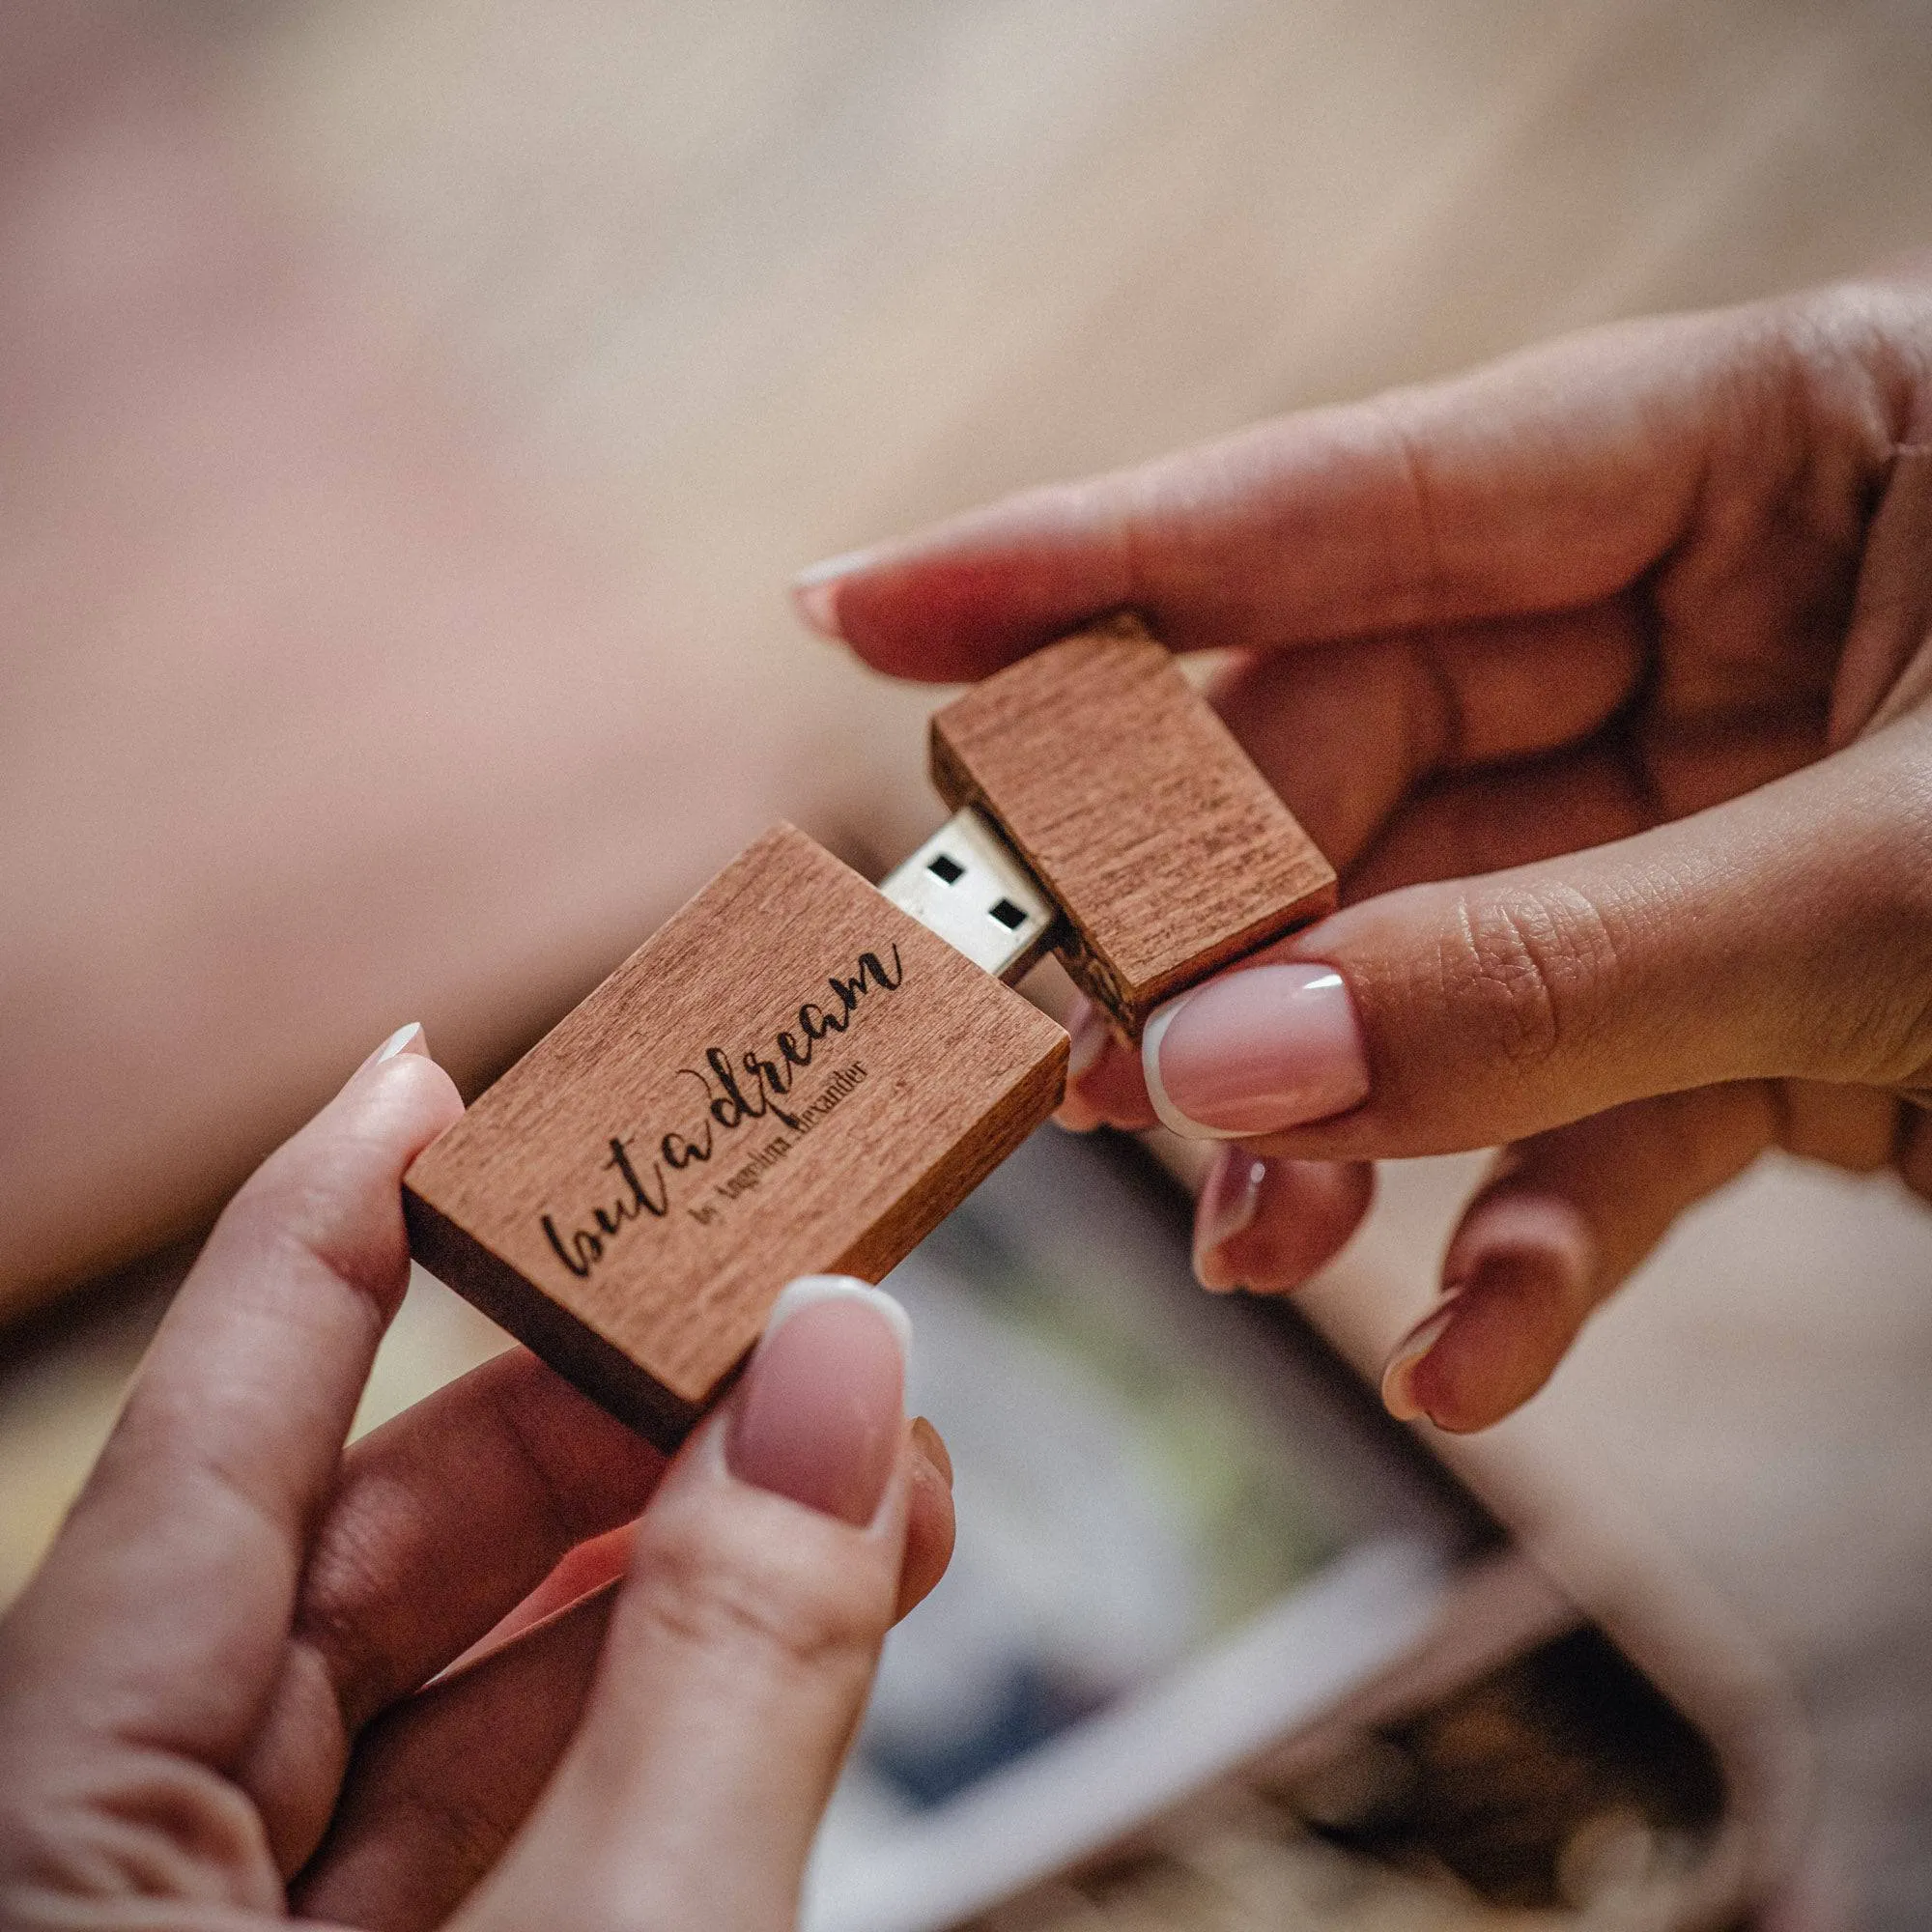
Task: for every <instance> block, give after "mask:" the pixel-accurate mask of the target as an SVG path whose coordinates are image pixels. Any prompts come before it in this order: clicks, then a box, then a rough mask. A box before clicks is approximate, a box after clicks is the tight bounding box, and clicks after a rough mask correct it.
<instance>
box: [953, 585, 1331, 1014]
mask: <svg viewBox="0 0 1932 1932" xmlns="http://www.w3.org/2000/svg"><path fill="white" fill-rule="evenodd" d="M932 778H933V782H934V783H935V784H936V785H937V786H938V787H939V790H940V792H941V794H942V795H943V796H944V797H945V799H946V801H947V803H948V804H950V805H952V806H953V807H954V808H957V807H959V806H962V805H977V806H980V808H982V809H983V810H985V811H987V812H989V813H990V814H991V815H992V817H993V818H994V819H996V820H997V821H998V822H999V824H1000V825H1001V826H1002V827H1003V828H1004V829H1005V831H1006V833H1007V836H1008V837H1009V838H1011V840H1012V841H1013V843H1014V845H1015V846H1016V847H1017V848H1018V849H1019V851H1020V854H1021V856H1022V857H1024V858H1025V860H1026V861H1027V863H1028V865H1030V866H1031V867H1033V868H1034V870H1035V871H1036V872H1037V873H1038V874H1039V877H1040V880H1041V882H1042V883H1043V884H1044V885H1045V886H1046V888H1047V890H1048V891H1049V892H1050V893H1052V894H1053V895H1054V897H1055V898H1056V899H1058V900H1059V902H1060V906H1061V909H1062V911H1063V912H1065V915H1066V918H1067V922H1068V923H1069V925H1070V926H1071V927H1072V931H1073V937H1072V939H1071V940H1070V941H1069V942H1068V943H1067V944H1066V945H1065V947H1063V948H1062V950H1061V958H1062V959H1063V961H1064V962H1065V966H1066V970H1067V971H1068V972H1069V973H1070V974H1072V976H1073V978H1074V979H1075V980H1078V981H1079V982H1080V984H1081V986H1082V987H1084V988H1085V990H1086V991H1087V992H1088V993H1089V994H1091V995H1092V996H1093V997H1094V999H1095V1000H1097V1001H1098V1002H1099V1004H1100V1005H1101V1006H1103V1007H1104V1008H1106V1009H1107V1010H1108V1012H1109V1013H1111V1014H1112V1015H1113V1017H1114V1019H1115V1021H1116V1022H1117V1023H1118V1025H1119V1026H1120V1027H1121V1028H1122V1031H1123V1032H1125V1033H1126V1034H1127V1035H1128V1037H1138V1036H1139V1034H1140V1030H1141V1026H1142V1023H1143V1022H1144V1021H1145V1020H1146V1018H1147V1016H1148V1014H1149V1013H1150V1012H1151V1011H1152V1009H1154V1008H1155V1007H1157V1006H1158V1005H1159V1004H1160V1003H1161V1001H1163V1000H1164V999H1167V998H1168V997H1169V996H1170V995H1172V994H1174V993H1177V992H1179V991H1180V990H1181V989H1182V988H1183V987H1186V986H1189V985H1192V984H1193V983H1194V982H1195V981H1196V980H1201V979H1204V978H1205V977H1206V976H1207V975H1208V974H1209V973H1211V972H1213V971H1215V970H1216V969H1217V968H1219V967H1222V966H1225V965H1228V964H1230V963H1231V962H1232V961H1234V960H1236V959H1238V958H1240V957H1241V956H1242V955H1243V954H1244V953H1247V952H1253V951H1254V950H1255V948H1256V947H1258V946H1264V945H1265V944H1266V943H1267V942H1268V941H1269V940H1272V939H1277V938H1279V937H1280V936H1281V935H1282V934H1283V933H1285V932H1288V931H1291V930H1292V929H1293V927H1295V926H1297V925H1305V924H1306V923H1308V922H1309V921H1310V920H1313V919H1318V918H1320V917H1321V914H1323V913H1325V912H1329V911H1332V910H1333V909H1334V905H1335V870H1334V867H1331V866H1330V865H1329V864H1328V862H1327V860H1326V859H1324V858H1323V857H1322V856H1321V852H1320V851H1319V850H1318V849H1317V847H1316V845H1315V842H1314V840H1313V839H1311V838H1309V836H1308V835H1307V833H1305V832H1304V831H1302V829H1301V827H1300V826H1299V825H1297V824H1296V823H1295V821H1294V818H1293V815H1292V814H1291V813H1290V811H1289V810H1288V808H1287V807H1286V806H1285V805H1283V804H1282V802H1281V800H1280V799H1279V798H1278V797H1276V795H1275V793H1274V790H1273V788H1272V787H1271V786H1270V785H1269V784H1268V782H1267V781H1266V780H1265V779H1264V778H1263V777H1262V775H1261V773H1260V772H1258V771H1257V770H1256V769H1255V767H1254V766H1253V764H1252V763H1250V762H1249V759H1248V756H1247V754H1246V753H1244V752H1243V751H1242V750H1241V748H1240V747H1239V746H1238V745H1237V744H1236V742H1235V740H1234V738H1233V736H1232V735H1231V734H1230V732H1229V730H1228V728H1227V726H1226V725H1223V724H1222V723H1221V721H1220V719H1219V718H1217V717H1216V716H1215V715H1214V713H1213V711H1212V710H1211V709H1210V708H1209V706H1208V703H1207V701H1206V700H1205V699H1204V698H1203V697H1202V696H1200V694H1199V693H1198V692H1196V691H1195V689H1194V688H1193V686H1192V685H1190V684H1189V683H1188V682H1187V680H1186V679H1185V678H1184V677H1182V676H1181V674H1180V671H1179V668H1177V667H1176V665H1175V663H1174V660H1173V658H1172V657H1171V656H1170V655H1169V654H1168V652H1167V651H1166V649H1165V648H1164V647H1163V646H1162V645H1161V644H1160V643H1159V642H1158V641H1156V640H1155V639H1153V638H1152V637H1151V636H1150V635H1149V634H1148V631H1147V629H1146V627H1145V626H1144V625H1142V624H1141V623H1140V622H1139V621H1138V620H1137V619H1135V618H1132V617H1126V616H1122V617H1116V618H1113V619H1111V620H1109V621H1108V622H1107V623H1105V624H1100V625H1096V626H1094V628H1093V629H1091V630H1087V631H1081V632H1078V633H1076V634H1075V635H1074V636H1072V637H1070V638H1064V639H1061V641H1060V642H1058V643H1056V644H1052V645H1050V646H1048V648H1047V649H1045V650H1043V651H1038V652H1037V653H1035V655H1034V656H1032V657H1030V658H1025V659H1022V660H1021V661H1020V662H1019V663H1018V664H1016V665H1013V666H1011V667H1010V668H1008V669H1006V670H1003V671H1001V672H999V673H998V675H996V676H994V677H990V678H988V679H987V680H986V681H985V682H984V683H982V684H980V685H977V686H975V687H974V688H973V689H972V690H971V691H968V692H967V693H966V694H965V695H964V696H961V697H957V698H955V699H954V700H953V701H952V703H951V704H948V705H946V706H945V707H944V708H943V709H942V710H940V711H938V712H937V713H935V714H934V717H933V720H932Z"/></svg>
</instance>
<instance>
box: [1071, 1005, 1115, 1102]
mask: <svg viewBox="0 0 1932 1932" xmlns="http://www.w3.org/2000/svg"><path fill="white" fill-rule="evenodd" d="M1066 1032H1067V1047H1066V1084H1067V1085H1068V1086H1069V1087H1071V1086H1072V1085H1073V1083H1074V1082H1075V1081H1076V1080H1078V1079H1080V1078H1081V1077H1082V1076H1083V1075H1085V1074H1088V1073H1091V1072H1093V1070H1094V1067H1096V1066H1097V1065H1099V1064H1100V1056H1101V1055H1102V1054H1103V1053H1105V1052H1106V1050H1107V1042H1108V1041H1109V1040H1110V1039H1112V1038H1113V1037H1114V1030H1113V1028H1112V1027H1110V1026H1109V1025H1108V1024H1107V1016H1106V1014H1105V1013H1103V1012H1102V1011H1101V1010H1100V1009H1099V1008H1098V1007H1096V1006H1094V1003H1093V1002H1092V1001H1091V1000H1089V999H1088V998H1087V997H1086V995H1085V994H1084V993H1083V994H1080V995H1077V996H1076V998H1075V1001H1074V1004H1073V1006H1072V1008H1071V1009H1070V1010H1069V1011H1068V1012H1067V1015H1066Z"/></svg>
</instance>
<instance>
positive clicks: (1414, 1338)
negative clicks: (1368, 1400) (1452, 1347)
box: [1382, 1293, 1457, 1422]
mask: <svg viewBox="0 0 1932 1932" xmlns="http://www.w3.org/2000/svg"><path fill="white" fill-rule="evenodd" d="M1456 1301H1457V1297H1456V1296H1455V1295H1454V1294H1453V1293H1452V1294H1450V1295H1448V1296H1447V1297H1446V1298H1445V1299H1444V1300H1443V1302H1442V1304H1441V1306H1440V1307H1438V1308H1436V1309H1435V1311H1434V1312H1433V1313H1432V1314H1429V1315H1427V1316H1425V1317H1424V1318H1423V1319H1422V1320H1421V1321H1418V1322H1417V1323H1416V1324H1415V1326H1414V1327H1413V1328H1411V1329H1410V1330H1409V1331H1408V1333H1407V1334H1406V1335H1405V1336H1404V1337H1403V1338H1402V1340H1401V1341H1400V1342H1398V1343H1397V1344H1396V1345H1395V1348H1394V1350H1392V1351H1391V1352H1390V1354H1389V1358H1388V1366H1387V1367H1386V1368H1385V1369H1383V1371H1382V1406H1383V1407H1384V1408H1386V1409H1387V1410H1388V1412H1389V1413H1390V1414H1391V1415H1392V1416H1394V1417H1395V1419H1396V1420H1397V1421H1398V1422H1413V1421H1415V1420H1416V1418H1417V1417H1418V1416H1422V1415H1426V1414H1427V1413H1428V1410H1427V1409H1425V1408H1424V1407H1423V1406H1422V1404H1421V1403H1420V1402H1418V1401H1417V1400H1416V1395H1415V1372H1416V1370H1417V1369H1418V1368H1420V1367H1421V1366H1422V1358H1423V1357H1424V1356H1425V1355H1426V1354H1428V1352H1429V1351H1430V1350H1432V1349H1433V1348H1435V1345H1436V1343H1437V1342H1439V1341H1440V1340H1441V1339H1442V1336H1443V1334H1444V1332H1445V1331H1446V1330H1447V1328H1448V1326H1449V1324H1450V1322H1452V1321H1455V1319H1456Z"/></svg>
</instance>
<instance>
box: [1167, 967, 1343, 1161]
mask: <svg viewBox="0 0 1932 1932" xmlns="http://www.w3.org/2000/svg"><path fill="white" fill-rule="evenodd" d="M1141 1064H1142V1066H1143V1067H1144V1069H1145V1071H1146V1074H1147V1086H1148V1095H1149V1097H1150V1098H1151V1100H1152V1102H1153V1106H1154V1111H1155V1113H1157V1114H1158V1115H1159V1116H1160V1118H1161V1121H1162V1122H1163V1124H1165V1125H1166V1126H1169V1127H1171V1128H1172V1129H1173V1130H1174V1131H1175V1132H1176V1133H1178V1134H1182V1135H1184V1136H1186V1137H1187V1138H1188V1139H1189V1140H1235V1139H1236V1138H1238V1137H1240V1136H1242V1135H1247V1134H1264V1133H1270V1132H1272V1131H1274V1130H1275V1129H1276V1128H1279V1127H1293V1126H1298V1125H1300V1124H1301V1123H1302V1122H1306V1121H1321V1120H1326V1119H1327V1118H1328V1116H1329V1115H1331V1114H1339V1113H1342V1112H1344V1111H1345V1110H1346V1109H1348V1108H1350V1107H1352V1106H1355V1105H1356V1104H1357V1103H1358V1102H1360V1101H1361V1100H1363V1099H1365V1098H1366V1097H1367V1095H1368V1092H1369V1061H1368V1052H1367V1049H1366V1048H1365V1047H1364V1045H1363V1043H1362V1030H1361V1026H1360V1023H1359V1022H1358V1021H1357V1020H1356V1018H1355V1003H1354V1001H1353V1000H1352V999H1350V996H1349V988H1348V986H1347V985H1346V984H1345V983H1344V981H1343V979H1342V976H1341V974H1339V973H1338V972H1336V971H1335V969H1334V968H1333V967H1332V966H1321V965H1313V964H1310V965H1286V966H1254V967H1250V968H1249V969H1248V970H1247V971H1245V972H1238V973H1230V974H1227V975H1226V976H1224V977H1223V978H1221V979H1219V980H1210V981H1209V982H1208V984H1207V985H1205V986H1198V987H1196V988H1195V989H1194V991H1192V992H1191V993H1183V994H1182V995H1181V996H1180V998H1179V999H1178V1000H1170V1001H1169V1002H1168V1004H1167V1005H1166V1006H1164V1007H1162V1008H1160V1009H1158V1010H1157V1011H1156V1012H1155V1013H1154V1015H1153V1017H1152V1018H1151V1020H1149V1021H1148V1024H1147V1031H1146V1032H1145V1033H1144V1034H1143V1035H1142V1037H1141Z"/></svg>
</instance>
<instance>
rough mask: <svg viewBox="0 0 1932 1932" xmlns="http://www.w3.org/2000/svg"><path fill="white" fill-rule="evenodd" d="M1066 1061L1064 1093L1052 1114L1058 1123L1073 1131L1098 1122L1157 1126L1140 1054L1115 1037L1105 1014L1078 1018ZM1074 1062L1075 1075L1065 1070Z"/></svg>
mask: <svg viewBox="0 0 1932 1932" xmlns="http://www.w3.org/2000/svg"><path fill="white" fill-rule="evenodd" d="M1083 1051H1084V1054H1085V1064H1084V1065H1081V1055H1082V1053H1083ZM1068 1065H1069V1073H1068V1078H1067V1082H1066V1097H1065V1100H1063V1101H1062V1102H1061V1106H1060V1111H1059V1113H1058V1114H1057V1115H1056V1116H1055V1119H1056V1120H1058V1121H1059V1122H1061V1124H1062V1125H1063V1126H1065V1127H1068V1128H1071V1129H1072V1131H1074V1132H1075V1133H1083V1132H1085V1131H1086V1130H1087V1129H1088V1128H1090V1127H1096V1126H1103V1125H1104V1126H1110V1127H1119V1128H1120V1129H1121V1130H1122V1132H1123V1133H1139V1132H1140V1131H1142V1130H1143V1129H1144V1128H1147V1127H1151V1126H1153V1125H1154V1124H1156V1122H1155V1117H1154V1111H1153V1106H1152V1103H1151V1101H1150V1100H1149V1098H1148V1091H1147V1083H1146V1081H1145V1080H1144V1079H1143V1078H1142V1075H1141V1057H1140V1052H1139V1050H1138V1049H1137V1048H1135V1047H1132V1046H1129V1045H1126V1044H1124V1043H1123V1042H1122V1040H1120V1039H1119V1038H1117V1037H1115V1035H1114V1033H1113V1031H1112V1030H1111V1028H1110V1027H1109V1026H1108V1024H1107V1022H1106V1021H1105V1019H1104V1018H1101V1017H1098V1016H1097V1015H1096V1016H1095V1017H1094V1019H1093V1020H1091V1021H1089V1022H1083V1032H1082V1034H1081V1035H1079V1036H1076V1038H1075V1043H1074V1055H1073V1057H1072V1058H1070V1059H1069V1063H1068ZM1076 1065H1077V1066H1080V1070H1079V1071H1078V1072H1077V1073H1074V1072H1072V1071H1071V1070H1070V1069H1071V1068H1072V1067H1073V1066H1076Z"/></svg>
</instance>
